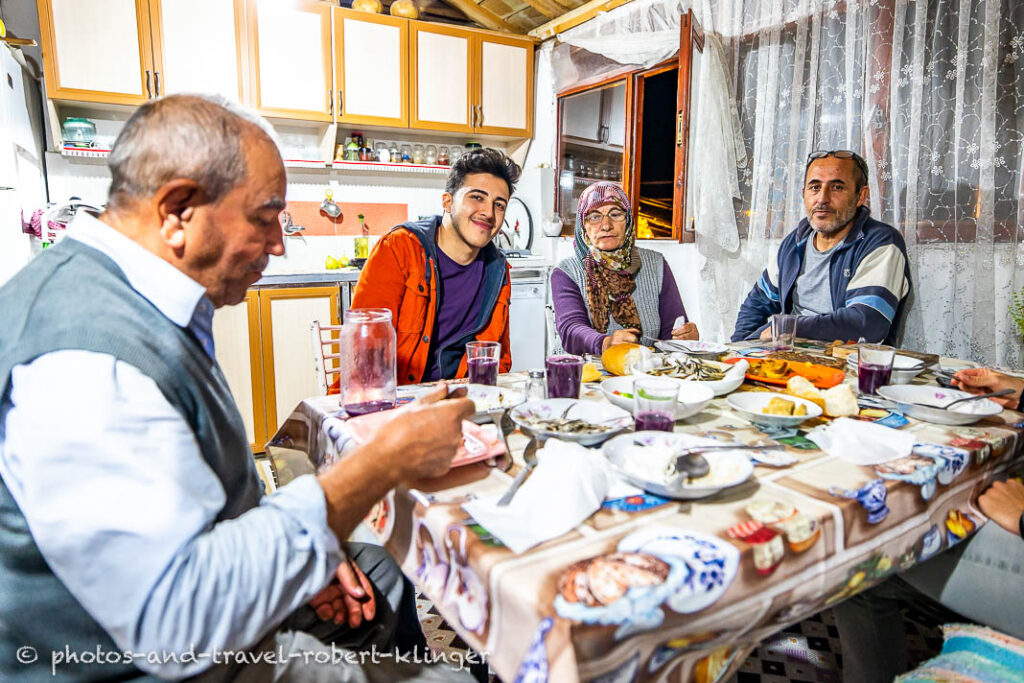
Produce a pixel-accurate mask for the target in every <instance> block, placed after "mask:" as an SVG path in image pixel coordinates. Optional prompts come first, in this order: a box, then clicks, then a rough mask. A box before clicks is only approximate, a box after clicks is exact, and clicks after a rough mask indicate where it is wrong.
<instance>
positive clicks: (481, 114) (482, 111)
mask: <svg viewBox="0 0 1024 683" xmlns="http://www.w3.org/2000/svg"><path fill="white" fill-rule="evenodd" d="M476 106H477V109H479V110H480V123H478V124H477V125H478V126H481V127H483V125H484V105H482V104H478V105H476Z"/></svg>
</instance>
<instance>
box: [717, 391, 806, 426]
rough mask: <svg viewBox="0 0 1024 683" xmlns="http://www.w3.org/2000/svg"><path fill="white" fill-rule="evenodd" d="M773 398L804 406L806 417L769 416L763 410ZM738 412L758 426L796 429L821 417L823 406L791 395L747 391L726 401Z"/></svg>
mask: <svg viewBox="0 0 1024 683" xmlns="http://www.w3.org/2000/svg"><path fill="white" fill-rule="evenodd" d="M773 398H784V399H786V400H787V401H792V402H793V403H796V404H799V405H803V406H804V407H806V408H807V414H806V415H768V414H766V413H762V412H761V409H762V408H764V407H765V406H767V405H768V402H769V401H771V400H772V399H773ZM725 400H726V402H727V403H728V404H729V406H730V407H732V408H733V409H734V410H735V411H736V412H738V413H739V414H740V415H742V416H743V417H745V418H747V419H748V420H750V421H751V422H753V423H754V424H756V425H766V426H768V427H796V426H797V425H798V424H800V423H801V422H803V421H804V420H810V419H811V418H812V417H819V416H820V415H821V406H819V405H818V404H817V403H813V402H811V401H808V400H806V399H803V398H800V397H799V396H790V395H789V394H776V393H774V392H771V391H747V392H743V393H740V394H733V395H732V396H729V397H728V398H726V399H725Z"/></svg>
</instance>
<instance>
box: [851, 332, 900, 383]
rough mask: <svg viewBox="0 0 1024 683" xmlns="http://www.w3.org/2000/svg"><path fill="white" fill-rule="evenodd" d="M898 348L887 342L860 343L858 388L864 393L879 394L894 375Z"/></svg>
mask: <svg viewBox="0 0 1024 683" xmlns="http://www.w3.org/2000/svg"><path fill="white" fill-rule="evenodd" d="M895 356H896V349H894V348H893V347H891V346H886V345H885V344H860V345H859V346H858V349H857V388H858V389H859V390H860V393H862V394H877V393H878V387H884V386H885V385H886V384H888V383H889V379H890V378H891V377H892V361H893V358H895Z"/></svg>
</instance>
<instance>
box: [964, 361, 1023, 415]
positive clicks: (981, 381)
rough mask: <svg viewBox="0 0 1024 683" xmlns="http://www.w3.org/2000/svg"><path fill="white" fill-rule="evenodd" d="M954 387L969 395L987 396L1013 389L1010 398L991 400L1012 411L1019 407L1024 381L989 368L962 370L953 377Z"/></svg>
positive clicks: (1001, 397)
mask: <svg viewBox="0 0 1024 683" xmlns="http://www.w3.org/2000/svg"><path fill="white" fill-rule="evenodd" d="M953 386H955V387H956V388H958V389H962V390H964V391H966V392H967V393H969V394H987V393H989V392H992V391H1001V390H1003V389H1013V390H1014V393H1012V394H1010V395H1008V396H999V397H997V398H990V399H989V400H990V401H995V402H996V403H998V404H1000V405H1001V406H1003V407H1004V408H1009V409H1011V410H1013V409H1015V408H1016V407H1017V403H1018V402H1019V401H1020V394H1021V391H1022V390H1024V380H1022V379H1019V378H1017V377H1010V376H1009V375H1004V374H1003V373H1001V372H996V371H995V370H990V369H988V368H970V369H967V370H961V371H960V372H958V373H956V374H955V375H953Z"/></svg>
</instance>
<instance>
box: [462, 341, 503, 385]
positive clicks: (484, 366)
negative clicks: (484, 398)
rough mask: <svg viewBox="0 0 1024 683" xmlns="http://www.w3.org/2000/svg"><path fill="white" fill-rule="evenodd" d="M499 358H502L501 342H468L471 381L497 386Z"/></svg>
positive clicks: (471, 382) (467, 350) (467, 358)
mask: <svg viewBox="0 0 1024 683" xmlns="http://www.w3.org/2000/svg"><path fill="white" fill-rule="evenodd" d="M499 360H501V342H495V341H472V342H469V343H468V344H466V366H467V367H468V368H469V383H470V384H487V385H489V386H492V387H493V386H497V384H498V361H499Z"/></svg>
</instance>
